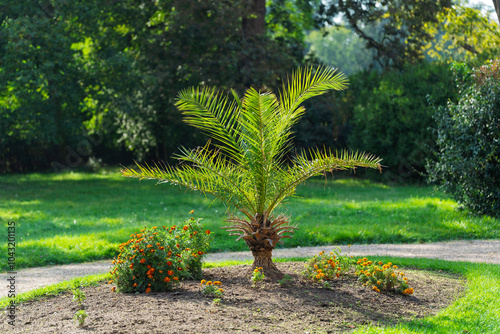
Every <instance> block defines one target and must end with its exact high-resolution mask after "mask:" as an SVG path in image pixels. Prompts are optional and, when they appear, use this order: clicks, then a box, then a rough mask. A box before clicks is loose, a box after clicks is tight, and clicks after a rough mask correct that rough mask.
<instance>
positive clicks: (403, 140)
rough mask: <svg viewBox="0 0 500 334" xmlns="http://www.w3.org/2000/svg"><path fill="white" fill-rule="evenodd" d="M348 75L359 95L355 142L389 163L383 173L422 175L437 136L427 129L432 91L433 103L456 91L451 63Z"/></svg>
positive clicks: (402, 176) (352, 139)
mask: <svg viewBox="0 0 500 334" xmlns="http://www.w3.org/2000/svg"><path fill="white" fill-rule="evenodd" d="M350 79H351V84H350V92H349V94H352V95H353V96H354V97H355V99H353V101H354V103H355V105H354V106H352V108H353V119H352V132H351V134H350V135H349V137H348V143H349V145H350V146H351V148H352V149H359V150H362V151H368V152H371V153H373V154H375V155H378V156H380V157H381V158H382V159H383V160H382V164H383V165H385V166H387V168H384V173H382V174H381V177H383V178H384V179H388V180H389V181H403V180H410V179H420V178H421V176H420V173H422V172H424V171H425V161H426V158H428V157H429V156H431V155H432V149H431V148H432V147H433V146H434V142H435V138H434V136H433V135H432V132H430V131H428V128H429V127H434V126H435V121H434V120H433V117H432V116H433V113H434V109H433V107H432V106H431V103H430V102H429V99H428V96H432V100H433V103H434V104H435V105H446V103H447V101H448V100H449V99H455V96H456V92H455V91H456V87H455V85H454V84H453V80H452V73H451V71H449V69H448V65H446V64H440V63H423V64H419V65H413V66H407V67H406V68H405V69H404V71H401V72H400V71H391V72H386V73H383V74H379V73H377V72H372V73H361V74H358V75H355V76H353V77H351V78H350ZM377 175H380V174H378V173H377Z"/></svg>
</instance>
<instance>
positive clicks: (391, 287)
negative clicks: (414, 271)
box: [356, 257, 413, 295]
mask: <svg viewBox="0 0 500 334" xmlns="http://www.w3.org/2000/svg"><path fill="white" fill-rule="evenodd" d="M356 264H357V267H356V275H358V276H359V281H360V282H361V283H363V285H365V286H367V285H371V286H372V289H373V290H374V291H376V292H380V291H382V290H384V291H397V292H400V293H402V294H405V295H411V294H413V288H410V287H409V285H408V279H407V278H406V277H405V274H404V273H402V272H400V271H396V270H397V269H398V267H397V266H396V265H393V264H392V263H391V262H388V263H385V264H384V263H383V262H382V261H379V262H372V261H370V260H368V259H367V258H366V257H365V258H362V259H358V261H357V263H356Z"/></svg>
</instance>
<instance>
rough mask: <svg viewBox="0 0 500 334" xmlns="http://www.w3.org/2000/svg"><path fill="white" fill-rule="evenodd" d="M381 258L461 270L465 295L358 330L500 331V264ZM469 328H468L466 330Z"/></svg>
mask: <svg viewBox="0 0 500 334" xmlns="http://www.w3.org/2000/svg"><path fill="white" fill-rule="evenodd" d="M366 257H368V258H371V259H376V260H377V261H383V262H388V261H391V262H393V263H397V264H398V266H400V267H404V268H405V269H419V270H432V271H439V270H441V271H443V272H448V273H454V274H460V275H463V276H464V277H465V278H466V279H467V287H466V291H465V293H464V295H463V296H462V297H460V298H458V299H457V300H455V301H454V302H453V303H452V304H451V305H449V306H448V307H447V308H445V309H443V310H441V311H439V312H438V313H437V314H436V315H433V316H429V317H425V318H422V319H415V320H412V321H407V322H402V323H399V324H397V325H395V326H387V327H375V326H361V327H358V328H357V330H356V331H355V333H458V332H461V333H485V331H484V330H486V332H488V333H500V304H499V303H498V301H497V297H496V296H498V295H500V265H497V264H486V263H472V262H455V261H446V260H437V259H427V258H407V257H392V256H366ZM308 259H310V258H309V257H292V258H275V259H274V260H275V261H276V262H291V261H301V262H305V261H307V260H308ZM251 263H252V261H251V260H246V261H239V260H228V261H220V262H207V263H204V264H203V267H204V268H215V267H226V266H231V265H242V264H251ZM110 278H111V274H109V273H105V274H98V275H88V276H84V277H77V278H73V279H71V280H69V281H64V282H60V283H57V284H54V285H50V286H46V287H42V288H39V289H35V290H32V291H29V292H25V293H22V294H19V295H17V296H16V298H15V304H16V306H17V305H18V304H21V303H25V302H29V301H35V300H38V299H41V298H43V297H47V296H57V295H59V294H62V293H64V292H66V291H70V290H71V289H73V288H74V287H75V286H76V287H86V286H91V285H96V284H97V283H98V282H102V281H105V280H108V279H110ZM10 302H11V298H8V297H3V298H1V299H0V309H2V310H3V309H5V308H6V307H7V306H8V305H9V304H10ZM464 330H465V331H464Z"/></svg>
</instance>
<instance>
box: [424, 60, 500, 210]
mask: <svg viewBox="0 0 500 334" xmlns="http://www.w3.org/2000/svg"><path fill="white" fill-rule="evenodd" d="M462 68H463V66H462ZM470 74H471V78H472V80H470V81H471V82H470V83H469V84H464V87H463V89H462V91H461V94H460V99H459V101H458V103H449V104H448V106H447V107H446V108H440V109H438V112H437V114H436V116H435V120H436V122H437V135H438V140H437V146H438V149H437V152H436V157H437V161H436V162H429V163H428V165H427V169H428V171H429V179H430V181H437V182H438V183H439V184H440V185H441V187H442V189H444V190H445V191H446V192H448V193H450V194H451V195H452V196H453V197H454V198H455V199H456V200H457V201H458V202H459V203H461V204H463V205H465V206H466V207H468V208H469V209H470V210H471V211H473V212H475V213H478V214H488V215H491V216H496V217H498V216H500V61H499V60H495V61H491V62H489V63H488V64H487V65H484V66H482V67H480V68H477V69H473V70H470Z"/></svg>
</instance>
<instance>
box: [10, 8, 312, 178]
mask: <svg viewBox="0 0 500 334" xmlns="http://www.w3.org/2000/svg"><path fill="white" fill-rule="evenodd" d="M249 6H250V7H251V2H249V1H244V0H241V1H233V2H220V1H212V0H211V1H203V2H199V1H195V0H187V1H186V0H182V1H181V0H158V1H147V2H144V3H142V4H141V5H139V4H138V3H137V2H136V1H132V0H126V1H120V2H117V3H114V2H108V1H83V0H82V1H72V3H71V5H69V4H67V3H65V2H60V1H52V0H42V1H39V2H37V5H33V3H32V1H27V0H20V1H15V2H12V3H8V4H5V5H2V6H1V8H2V16H1V17H0V24H1V25H0V36H1V37H2V38H1V43H0V64H2V65H0V82H1V84H0V130H2V131H1V132H0V149H1V151H0V152H1V153H0V154H1V158H2V159H0V171H2V172H5V171H7V172H8V171H16V170H17V171H23V170H24V171H25V170H33V169H44V168H47V167H50V166H51V163H52V167H54V168H55V169H57V170H59V169H63V168H74V167H77V166H80V165H81V164H82V163H83V162H85V161H86V160H88V159H89V158H91V157H92V158H93V160H96V159H103V160H104V162H113V163H116V162H119V161H124V160H126V161H131V157H135V158H136V159H143V158H145V157H150V158H151V157H154V158H156V159H168V158H170V156H171V155H172V153H173V152H174V151H175V150H176V149H177V147H178V145H179V143H180V142H182V143H183V144H185V145H189V146H194V145H196V144H199V142H200V141H201V140H202V136H201V135H200V133H199V132H197V131H193V130H191V129H188V128H187V126H186V125H185V124H184V123H183V122H182V121H181V117H180V113H179V112H178V110H177V109H176V108H175V107H174V98H175V95H176V93H177V92H178V91H179V90H181V89H183V88H185V87H188V86H194V85H205V84H209V85H211V86H217V87H219V88H220V89H225V88H227V87H232V88H235V89H237V90H239V91H243V89H245V88H246V87H248V86H250V85H255V86H258V87H262V86H273V85H275V83H276V80H277V79H278V78H280V77H282V76H283V75H284V74H285V73H286V71H289V70H290V69H292V68H294V67H296V66H297V65H298V64H300V63H301V62H302V59H303V49H304V42H303V31H304V29H306V28H309V27H310V26H311V24H313V23H312V18H311V15H312V12H311V11H312V6H311V4H309V2H305V1H303V2H298V3H297V4H294V2H292V1H287V0H279V1H278V0H276V1H274V2H271V5H270V8H269V15H268V17H267V19H268V24H267V30H264V32H263V33H261V34H255V33H251V31H246V30H248V29H249V28H248V22H251V21H252V20H253V18H251V17H250V18H248V17H247V16H251V11H252V10H251V8H250V7H249ZM242 21H243V23H242ZM118 157H121V158H118Z"/></svg>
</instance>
